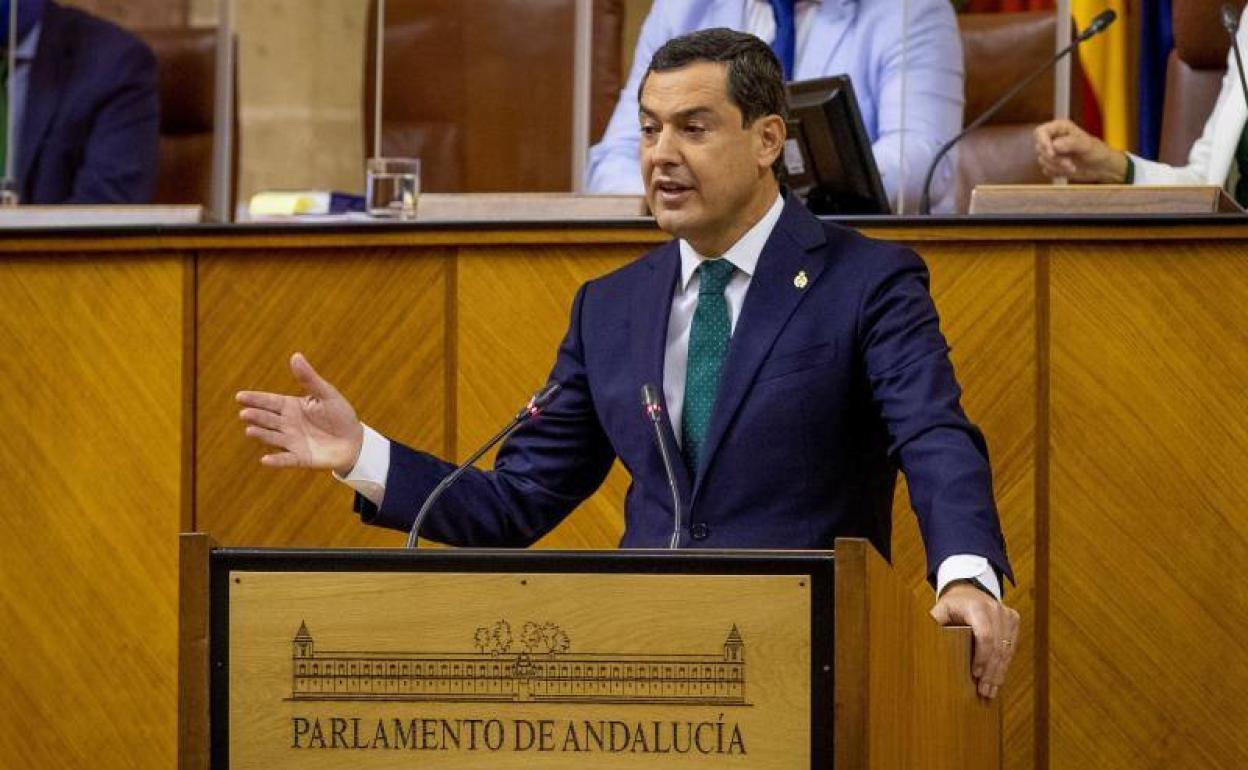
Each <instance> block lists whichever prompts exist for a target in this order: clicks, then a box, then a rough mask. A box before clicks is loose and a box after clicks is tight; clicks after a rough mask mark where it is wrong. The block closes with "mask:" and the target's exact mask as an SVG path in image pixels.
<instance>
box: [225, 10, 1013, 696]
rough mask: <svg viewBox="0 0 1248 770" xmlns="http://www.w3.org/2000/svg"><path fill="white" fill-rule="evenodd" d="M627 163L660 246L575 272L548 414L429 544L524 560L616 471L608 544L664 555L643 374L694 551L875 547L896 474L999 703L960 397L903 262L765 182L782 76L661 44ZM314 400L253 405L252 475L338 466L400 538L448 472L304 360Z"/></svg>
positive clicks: (1000, 653) (772, 69) (247, 395)
mask: <svg viewBox="0 0 1248 770" xmlns="http://www.w3.org/2000/svg"><path fill="white" fill-rule="evenodd" d="M640 109H641V115H642V117H641V136H642V151H641V152H642V155H641V157H642V161H641V166H642V173H643V175H644V177H645V179H646V180H647V198H648V200H649V203H650V206H651V208H652V210H653V211H654V213H655V218H656V220H657V222H658V224H659V226H660V227H661V228H663V229H664V230H665V231H667V232H669V233H671V234H673V235H674V236H676V238H677V239H676V240H674V241H672V242H669V243H668V244H666V245H664V246H661V247H659V248H658V249H656V250H654V251H653V252H651V253H650V254H648V255H646V256H645V257H643V258H641V259H640V260H638V261H636V262H634V263H632V264H630V265H628V266H626V267H624V268H622V269H620V270H617V271H616V272H614V273H611V274H609V275H606V276H604V277H602V278H599V279H596V280H594V281H590V282H589V283H588V284H586V285H584V286H583V287H582V288H581V290H580V291H579V292H578V293H577V295H576V298H575V299H574V300H573V303H572V319H571V325H570V328H569V330H568V333H567V335H566V337H565V338H564V341H563V343H562V345H561V346H560V348H559V352H558V355H557V357H556V361H555V365H554V369H553V371H552V373H551V380H552V381H555V382H558V383H560V384H561V385H562V390H561V391H560V393H559V394H558V396H557V397H556V399H555V400H554V401H553V402H552V403H551V404H550V405H549V406H548V407H547V408H546V410H545V411H544V412H543V413H542V415H541V417H540V418H539V419H537V420H534V421H530V422H529V423H527V424H526V425H525V427H523V428H522V429H521V430H520V431H519V432H517V433H516V434H514V436H512V438H511V439H510V440H508V441H507V442H506V443H505V444H504V445H503V446H502V448H501V449H500V451H499V453H498V457H497V460H496V463H495V467H494V469H493V470H492V471H483V470H475V469H474V470H472V471H470V472H469V473H467V474H466V475H464V476H463V477H462V478H461V479H460V480H459V481H458V482H457V483H456V484H454V485H452V486H450V487H449V488H448V489H447V491H446V494H445V495H444V496H443V497H442V498H440V500H439V502H438V503H437V505H435V506H434V507H433V508H432V509H431V512H430V514H429V518H428V519H427V520H426V521H425V528H424V529H423V530H422V532H424V533H426V534H428V535H429V536H431V537H433V538H435V539H437V540H441V541H444V542H448V543H452V544H456V545H478V546H480V545H492V546H526V545H528V544H530V543H532V542H534V541H536V540H537V539H538V538H539V537H541V536H542V535H543V534H545V533H546V532H548V531H549V530H551V529H552V528H553V527H555V526H556V525H557V524H558V523H559V522H560V521H561V520H562V519H563V518H564V517H566V516H567V515H568V513H570V512H571V511H572V510H573V508H575V507H576V506H577V505H578V504H579V503H580V502H581V501H582V500H584V499H585V498H587V497H588V496H589V495H591V494H592V493H593V492H594V490H595V489H596V488H597V487H598V485H599V484H600V483H601V482H602V480H603V478H604V477H605V476H606V473H607V471H608V469H609V467H610V465H611V463H612V461H613V460H614V458H616V457H618V458H619V459H620V460H621V462H622V463H623V464H624V466H625V467H626V468H627V469H628V470H629V472H630V474H631V475H632V486H631V487H630V489H629V492H628V497H627V501H626V504H625V511H624V515H625V531H624V536H623V539H622V541H621V543H620V545H621V546H622V547H626V548H631V547H652V548H653V547H664V546H666V545H667V544H668V542H669V537H670V536H671V533H672V531H673V520H674V511H673V505H672V498H671V496H670V494H669V485H668V481H667V476H666V474H665V471H664V469H663V465H662V462H661V458H660V453H659V450H658V448H657V447H656V444H655V441H654V438H655V436H654V434H653V432H652V427H651V425H650V423H649V422H648V421H647V420H645V419H644V418H643V416H642V413H641V409H640V400H639V392H640V390H641V387H642V385H643V383H659V382H661V383H662V388H663V399H662V400H663V401H664V403H665V410H666V412H667V413H668V414H669V415H670V421H666V422H664V424H663V425H662V430H663V431H664V432H665V437H666V439H667V441H668V442H669V443H670V444H675V443H677V442H679V444H680V448H681V451H680V454H681V456H682V459H683V460H684V462H683V463H679V464H678V465H679V467H678V468H677V472H676V483H677V487H678V489H679V494H680V496H681V498H682V499H683V503H682V508H683V516H682V520H681V521H680V522H679V524H678V530H677V531H678V542H679V545H680V547H684V548H830V547H832V545H833V539H834V538H835V537H838V536H843V535H849V536H858V537H867V538H870V539H871V541H872V542H873V543H874V544H875V545H876V547H877V548H879V549H880V550H881V551H882V552H883V553H884V554H886V555H887V553H888V549H889V535H890V531H889V529H890V522H891V503H892V495H893V485H894V481H895V477H896V464H897V463H898V462H900V464H901V466H902V467H903V468H904V469H905V471H906V475H907V479H908V481H909V486H910V493H911V499H912V502H913V503H914V507H915V510H916V512H917V513H918V516H919V519H920V525H921V527H920V528H921V530H922V532H923V536H924V540H925V543H926V547H927V555H928V561H929V566H930V577H931V578H932V580H933V582H935V583H936V584H937V586H938V591H939V594H940V598H939V599H938V601H937V604H936V606H935V607H934V608H933V615H934V616H935V617H936V618H937V619H938V620H940V621H941V622H950V623H952V622H964V623H969V624H970V625H972V626H973V627H974V629H975V636H976V639H977V652H976V661H975V665H974V671H975V675H976V678H977V679H978V680H979V690H980V692H981V694H983V695H984V696H986V697H992V696H995V695H996V693H997V688H998V687H999V686H1000V685H1001V683H1002V681H1003V679H1004V675H1005V670H1006V668H1007V666H1008V664H1009V660H1010V657H1011V655H1012V653H1013V645H1014V643H1015V640H1016V637H1017V633H1018V615H1017V613H1015V612H1014V611H1013V610H1010V609H1008V608H1006V607H1005V606H1004V605H1002V604H1001V602H1000V601H999V595H1000V584H999V579H1000V578H999V576H1000V575H1009V574H1010V573H1009V563H1008V560H1007V558H1006V554H1005V547H1004V541H1003V539H1002V537H1001V532H1000V528H999V525H998V521H997V514H996V510H995V506H994V503H993V499H992V479H991V473H990V471H989V468H988V460H987V453H986V448H985V446H984V441H983V438H982V436H981V435H980V433H979V432H978V430H976V429H975V427H974V426H973V425H971V424H970V423H969V422H968V421H967V419H966V416H965V415H964V414H963V412H962V410H961V408H960V406H959V405H958V398H959V391H958V386H957V383H956V381H955V379H954V375H953V369H952V366H951V365H950V363H949V359H948V355H947V352H948V348H947V346H946V344H945V340H944V338H943V336H942V335H941V333H940V329H939V324H938V320H937V317H936V311H935V308H934V306H933V304H932V300H931V297H930V295H929V293H928V288H927V273H926V270H925V268H924V266H923V263H922V261H921V260H920V259H919V258H918V257H917V256H916V255H914V254H913V253H911V252H909V251H907V250H905V249H903V248H901V247H899V246H894V245H891V244H884V243H878V242H874V241H870V240H868V239H866V238H864V237H862V236H860V235H858V234H856V233H854V232H852V231H850V230H846V229H844V228H840V227H837V226H835V225H830V224H824V223H822V222H820V221H819V220H818V219H816V218H815V217H813V216H812V215H811V214H810V213H809V212H808V211H807V210H806V209H805V208H804V207H803V205H802V204H801V202H800V201H797V200H796V199H794V198H792V197H788V198H786V197H784V196H783V195H782V194H781V191H780V188H779V185H778V182H777V176H776V171H777V169H776V164H778V163H779V156H780V151H781V148H782V147H783V144H784V139H785V121H784V117H783V115H784V109H785V103H784V91H783V85H782V82H781V79H780V68H779V64H778V62H777V60H776V58H775V56H774V55H773V54H772V52H771V50H770V49H769V48H768V47H767V45H766V44H765V43H763V42H762V41H761V40H759V39H758V38H755V37H753V36H751V35H747V34H744V33H739V32H734V31H731V30H728V29H714V30H704V31H700V32H696V33H692V34H690V35H687V36H684V37H680V38H676V39H674V40H672V41H669V43H668V44H666V45H665V46H663V47H662V48H661V49H659V51H658V52H656V54H655V57H654V59H653V60H652V62H651V64H650V68H649V72H648V74H647V76H646V77H645V79H644V80H643V85H642V92H641V101H640ZM291 369H292V372H293V373H294V375H295V378H296V379H297V380H298V381H299V382H300V384H301V385H302V386H303V388H304V389H305V391H306V393H307V395H306V396H304V397H301V398H300V397H295V396H285V395H279V394H275V393H260V392H252V391H244V392H242V393H239V395H238V400H239V401H240V403H242V404H243V406H244V408H243V409H242V411H241V412H240V417H241V419H242V420H243V421H244V422H245V423H246V424H247V428H246V433H247V435H249V436H252V437H255V438H258V439H260V440H262V441H264V442H266V443H268V444H271V445H273V446H276V447H278V448H279V449H280V450H281V451H279V452H276V453H273V454H270V455H266V456H265V457H264V458H262V462H263V463H264V464H266V465H270V466H276V467H282V466H293V467H311V468H323V469H333V470H335V472H336V473H337V474H338V476H339V478H341V479H342V480H344V481H346V482H347V483H348V484H350V485H351V486H353V487H354V488H355V489H356V490H357V491H358V492H359V495H358V496H357V503H358V506H357V510H359V511H360V512H361V514H362V516H363V518H364V521H366V522H368V523H371V524H375V525H380V526H388V527H394V528H398V529H406V528H409V527H410V526H411V524H412V519H413V514H414V512H415V511H416V510H417V508H419V507H420V505H421V503H422V501H423V500H424V499H425V498H426V497H427V496H428V495H429V493H430V491H431V490H432V489H433V487H434V486H435V485H436V484H437V483H438V482H439V481H440V480H441V479H442V478H443V477H444V476H445V475H446V474H447V473H448V472H449V471H450V470H451V468H452V467H453V466H452V465H451V464H450V463H447V462H445V461H443V460H439V459H437V458H435V457H433V456H432V455H429V454H427V453H424V452H420V451H416V450H413V449H409V448H407V447H404V446H402V445H401V444H399V443H397V442H390V441H389V440H387V439H385V438H384V437H382V436H381V435H380V434H378V433H377V432H376V431H374V430H372V429H371V428H368V427H366V426H364V425H362V424H361V423H360V421H359V419H358V418H357V417H356V414H355V411H354V410H353V409H352V408H351V406H350V404H349V403H348V402H347V401H346V400H345V399H344V398H343V397H342V395H341V394H340V393H338V391H337V390H336V389H334V387H333V386H332V385H330V384H329V383H328V382H326V381H325V380H324V379H322V378H321V377H320V376H319V375H318V374H317V373H316V372H315V371H314V370H313V369H312V367H311V366H310V365H309V364H308V362H307V361H306V360H305V359H304V358H303V357H302V356H301V355H299V354H296V355H295V356H294V357H293V358H292V360H291Z"/></svg>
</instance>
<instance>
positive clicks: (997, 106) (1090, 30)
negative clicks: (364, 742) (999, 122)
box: [919, 9, 1118, 215]
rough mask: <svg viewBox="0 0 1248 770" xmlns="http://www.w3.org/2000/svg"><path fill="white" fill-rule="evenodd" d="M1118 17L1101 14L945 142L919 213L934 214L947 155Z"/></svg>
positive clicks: (927, 178)
mask: <svg viewBox="0 0 1248 770" xmlns="http://www.w3.org/2000/svg"><path fill="white" fill-rule="evenodd" d="M1116 18H1118V14H1116V13H1114V12H1113V10H1112V9H1111V10H1106V11H1102V12H1100V13H1099V14H1097V16H1096V18H1094V19H1092V23H1090V24H1088V26H1087V29H1085V30H1083V31H1082V32H1080V33H1079V34H1078V35H1076V36H1075V39H1074V40H1072V41H1070V44H1069V45H1067V46H1066V47H1065V48H1063V49H1062V50H1060V51H1058V52H1057V53H1056V54H1054V55H1053V58H1052V59H1049V60H1048V61H1047V62H1045V63H1044V65H1043V66H1041V67H1039V68H1037V69H1036V71H1035V72H1032V73H1031V74H1030V75H1028V76H1027V77H1025V78H1023V79H1022V80H1020V81H1019V82H1018V83H1016V84H1014V86H1013V87H1012V88H1011V89H1010V90H1009V91H1006V92H1005V93H1004V94H1003V95H1002V96H1001V98H1000V99H997V100H996V101H995V102H993V103H992V106H990V107H989V108H988V109H986V110H984V111H983V112H982V113H981V114H980V116H979V117H978V118H975V120H974V121H972V122H971V124H970V125H969V126H967V127H966V128H964V129H962V131H961V132H959V133H958V135H957V136H955V137H953V138H952V139H950V140H949V141H947V142H945V143H944V144H943V145H942V146H941V148H940V150H938V151H937V152H936V157H934V158H933V159H932V164H931V165H930V166H928V167H927V175H926V176H925V177H923V195H922V197H920V198H919V213H920V214H924V215H926V214H930V213H932V197H931V196H932V176H934V175H935V174H936V167H937V166H938V165H940V159H941V158H943V157H945V155H946V154H947V153H948V152H949V151H950V150H952V149H953V146H954V145H955V144H957V143H958V142H960V141H962V137H964V136H966V135H967V134H969V133H971V132H972V131H974V130H975V129H977V128H979V127H980V126H982V125H983V124H984V123H987V122H988V119H989V118H991V117H992V116H993V115H996V114H997V112H999V111H1000V110H1001V108H1002V107H1004V106H1005V105H1006V103H1007V102H1008V101H1010V100H1011V99H1013V98H1014V97H1015V96H1018V92H1019V91H1022V90H1023V89H1024V88H1026V87H1027V86H1028V85H1030V84H1031V81H1033V80H1035V79H1036V78H1038V77H1040V76H1041V75H1043V74H1044V73H1045V72H1046V71H1047V70H1048V69H1049V68H1050V67H1052V66H1053V65H1054V64H1057V62H1058V61H1060V60H1061V58H1062V57H1063V56H1066V55H1067V54H1069V53H1070V52H1071V51H1073V50H1075V48H1077V47H1078V46H1079V44H1080V43H1082V42H1083V41H1085V40H1087V39H1088V38H1090V37H1092V36H1093V35H1098V34H1100V33H1101V32H1104V31H1105V28H1106V27H1108V26H1109V25H1110V24H1112V23H1113V22H1114V19H1116Z"/></svg>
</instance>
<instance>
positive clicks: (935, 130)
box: [587, 0, 964, 211]
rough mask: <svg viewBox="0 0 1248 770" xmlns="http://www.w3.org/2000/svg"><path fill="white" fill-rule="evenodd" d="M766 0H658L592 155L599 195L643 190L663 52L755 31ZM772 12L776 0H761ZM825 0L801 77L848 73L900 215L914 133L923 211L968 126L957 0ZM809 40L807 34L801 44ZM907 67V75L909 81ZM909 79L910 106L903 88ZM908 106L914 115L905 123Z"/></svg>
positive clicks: (943, 184)
mask: <svg viewBox="0 0 1248 770" xmlns="http://www.w3.org/2000/svg"><path fill="white" fill-rule="evenodd" d="M756 2H760V0H655V2H654V5H653V6H652V7H651V9H650V15H649V16H647V17H646V20H645V23H644V24H643V25H642V28H641V35H640V37H639V38H638V41H637V50H636V53H634V54H633V68H632V71H631V72H630V73H629V76H628V82H627V83H626V84H625V86H624V89H623V90H622V91H621V92H620V99H619V102H618V103H617V104H616V108H615V112H614V113H612V115H611V122H610V123H609V124H608V125H607V130H606V132H605V133H604V134H603V137H602V141H601V142H600V143H598V144H597V145H595V146H594V147H593V148H591V149H590V158H589V168H588V170H587V187H588V189H589V190H590V191H591V192H602V193H608V192H613V193H633V194H640V193H641V192H642V185H641V175H640V173H639V170H638V158H639V153H640V150H639V141H640V140H639V132H638V120H637V110H638V108H637V89H638V87H639V85H640V84H641V78H642V76H643V75H644V74H645V72H646V66H647V65H648V64H649V63H650V59H651V58H652V57H653V56H654V52H655V51H656V50H658V49H659V47H660V46H662V45H663V44H664V43H666V42H667V41H668V40H670V39H672V38H674V37H677V36H679V35H683V34H685V33H688V32H693V31H695V30H699V29H707V28H710V27H728V28H730V29H736V30H741V31H746V32H749V31H750V29H748V26H747V24H746V20H747V9H748V7H749V6H750V5H751V4H754V3H756ZM761 4H762V5H763V6H766V5H767V3H766V2H761ZM908 4H909V7H910V14H909V19H908V20H907V21H906V22H905V23H904V24H903V18H902V9H903V7H904V5H905V4H903V3H902V2H901V0H822V2H821V3H819V4H818V5H817V6H816V7H814V8H813V9H812V10H811V13H812V16H811V17H810V22H809V24H810V27H809V29H808V30H807V31H806V36H805V44H804V45H800V44H799V46H798V57H797V61H796V63H795V69H794V72H793V78H794V80H811V79H814V78H820V77H826V76H829V75H839V74H848V75H849V76H850V79H851V81H852V82H853V84H854V94H855V95H856V96H857V97H858V104H859V107H860V108H861V112H862V120H863V123H865V125H866V129H867V136H868V138H869V139H870V141H871V143H872V144H871V146H872V151H873V154H874V155H875V162H876V165H878V166H879V169H880V176H881V178H882V180H883V182H884V189H885V191H886V192H887V193H888V197H889V200H890V201H891V202H892V204H893V209H894V211H897V202H898V196H899V192H900V189H901V165H902V143H903V140H902V133H903V127H904V132H905V140H904V144H905V158H906V180H905V193H906V201H907V204H906V207H907V209H909V210H914V209H915V208H916V207H917V206H918V201H919V196H920V193H921V188H922V185H923V175H924V173H925V172H926V171H927V167H928V165H929V164H930V163H931V161H932V158H933V157H935V155H936V151H937V150H938V149H940V146H941V145H942V144H944V142H945V141H947V140H949V139H952V138H953V136H954V135H955V134H957V133H958V131H959V130H961V128H962V108H963V103H964V99H963V93H962V91H963V81H964V76H963V71H962V43H961V38H960V37H959V35H958V25H957V19H956V17H955V16H954V12H953V6H952V5H951V4H950V3H949V0H909V3H908ZM800 38H801V36H800V35H799V40H800ZM903 64H904V66H905V77H904V78H903V76H902V70H903ZM903 79H904V80H905V99H904V100H903V98H902V83H903ZM903 109H904V112H905V116H904V120H903V115H902V113H903ZM954 164H955V159H954V156H953V154H950V156H948V157H946V158H945V159H944V160H942V161H941V165H940V167H939V168H938V169H937V173H936V175H935V176H934V177H933V181H932V201H933V208H934V209H935V210H937V211H948V210H951V207H952V204H953V181H954V168H955V165H954Z"/></svg>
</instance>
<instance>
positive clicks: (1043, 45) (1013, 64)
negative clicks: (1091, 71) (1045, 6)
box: [956, 11, 1079, 212]
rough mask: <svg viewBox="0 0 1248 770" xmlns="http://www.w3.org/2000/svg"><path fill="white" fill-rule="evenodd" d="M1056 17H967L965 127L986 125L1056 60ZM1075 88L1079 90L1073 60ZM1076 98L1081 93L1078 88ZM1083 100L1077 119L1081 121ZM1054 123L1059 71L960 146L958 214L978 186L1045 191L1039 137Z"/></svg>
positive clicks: (962, 19)
mask: <svg viewBox="0 0 1248 770" xmlns="http://www.w3.org/2000/svg"><path fill="white" fill-rule="evenodd" d="M1055 19H1056V15H1055V14H1054V13H1053V12H1052V11H1036V12H1030V11H1029V12H1023V13H964V14H960V15H959V16H958V27H959V29H960V31H961V34H962V58H963V63H964V66H965V68H966V111H965V112H964V113H963V116H964V117H963V120H964V121H965V123H970V122H971V121H972V120H975V118H977V117H979V116H980V114H981V113H983V111H984V110H986V109H988V107H989V105H991V104H992V103H993V102H995V101H996V100H997V99H998V98H1000V97H1001V95H1002V94H1004V93H1005V92H1006V91H1007V90H1008V89H1009V88H1010V87H1011V86H1013V85H1014V84H1015V83H1017V82H1018V81H1020V80H1022V79H1023V78H1025V77H1027V75H1029V74H1030V73H1031V72H1032V71H1033V70H1035V69H1036V68H1037V67H1040V66H1041V65H1043V64H1044V62H1045V61H1047V60H1048V59H1050V58H1051V57H1052V56H1053V52H1054V43H1055V41H1056V39H1057V27H1056V21H1055ZM1071 81H1072V82H1075V83H1077V82H1079V71H1078V64H1077V61H1076V60H1075V59H1072V67H1071ZM1071 91H1072V95H1073V94H1074V92H1075V91H1077V89H1075V88H1072V89H1071ZM1078 101H1079V100H1078V99H1075V98H1072V100H1071V115H1072V117H1073V119H1074V120H1076V121H1078V119H1079V116H1078V114H1077V107H1078ZM1052 117H1053V70H1050V71H1049V72H1047V73H1046V74H1044V75H1042V76H1040V77H1039V78H1037V79H1036V81H1035V82H1034V83H1032V84H1031V85H1030V86H1028V87H1027V88H1026V89H1024V90H1023V92H1022V93H1020V94H1018V96H1016V97H1014V100H1013V101H1011V102H1010V103H1008V104H1006V105H1005V107H1004V108H1002V110H1001V112H999V113H998V114H997V115H996V116H995V117H994V118H993V119H992V120H990V121H988V123H986V124H985V125H983V126H981V127H980V128H977V129H976V130H974V131H972V132H971V133H970V134H968V135H967V136H966V138H965V139H963V140H962V142H961V144H959V145H958V169H957V177H956V185H957V187H956V195H957V198H956V201H957V211H959V212H965V211H966V209H967V204H968V203H969V202H970V199H971V190H973V189H974V188H975V185H978V184H1032V183H1035V184H1040V183H1044V182H1047V181H1048V180H1047V179H1046V178H1045V176H1044V175H1043V174H1042V173H1040V167H1039V165H1037V163H1036V154H1035V150H1034V148H1033V142H1032V138H1031V135H1032V131H1033V130H1034V129H1035V127H1036V126H1037V125H1039V124H1041V123H1043V122H1045V121H1047V120H1050V119H1052Z"/></svg>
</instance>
